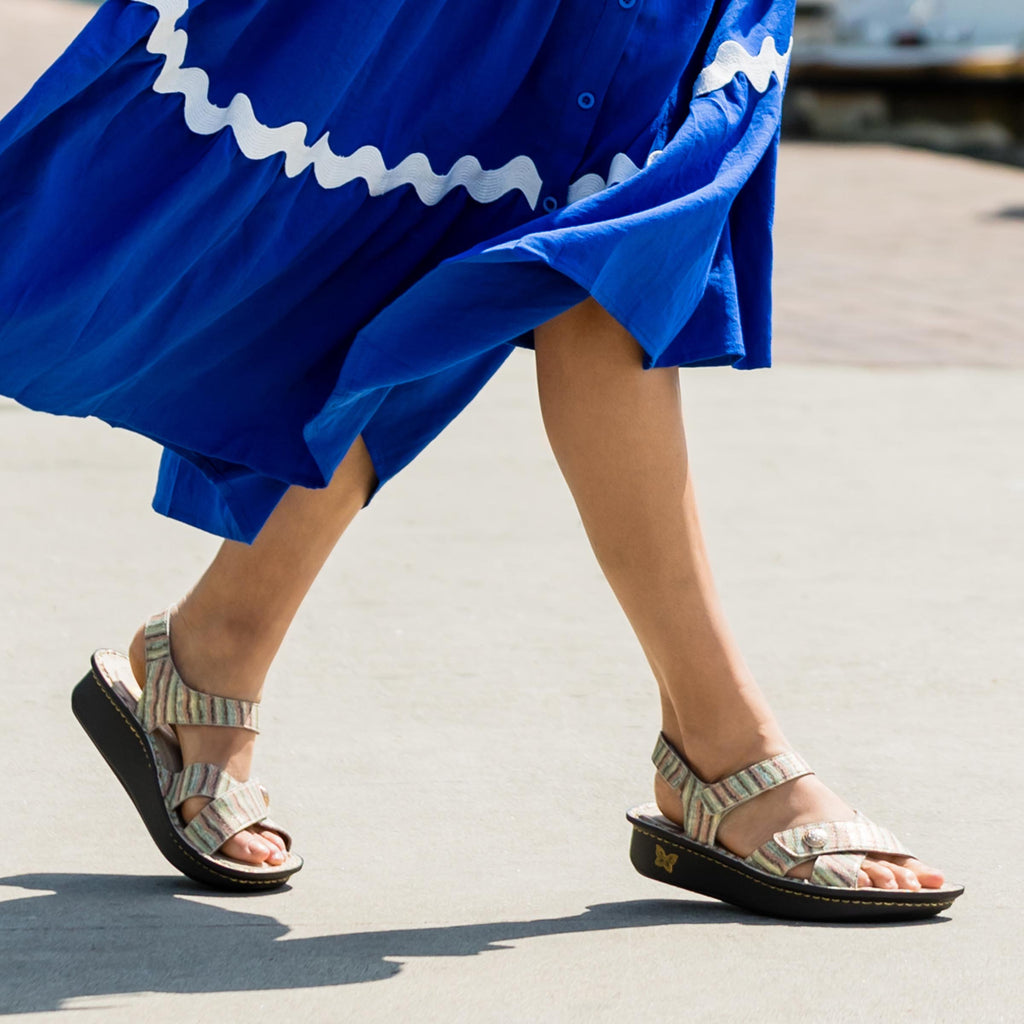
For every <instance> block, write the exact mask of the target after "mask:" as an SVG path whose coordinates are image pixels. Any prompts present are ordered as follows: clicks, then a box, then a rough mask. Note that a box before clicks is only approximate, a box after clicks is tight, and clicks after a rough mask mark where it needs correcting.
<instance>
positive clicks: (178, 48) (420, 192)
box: [135, 0, 542, 208]
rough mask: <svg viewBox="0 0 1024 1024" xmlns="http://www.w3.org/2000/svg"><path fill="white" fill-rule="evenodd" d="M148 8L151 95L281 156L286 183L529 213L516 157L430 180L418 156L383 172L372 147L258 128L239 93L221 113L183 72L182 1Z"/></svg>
mask: <svg viewBox="0 0 1024 1024" xmlns="http://www.w3.org/2000/svg"><path fill="white" fill-rule="evenodd" d="M135 2H138V3H144V4H146V5H147V6H149V7H153V8H154V9H155V10H156V11H157V12H158V13H159V18H158V20H157V23H156V27H155V28H154V29H153V32H152V34H151V35H150V37H149V42H148V44H147V47H146V48H147V49H148V50H149V52H150V53H153V54H158V55H160V56H162V57H164V66H163V69H162V70H161V72H160V74H159V76H158V77H157V79H156V81H155V82H154V83H153V90H154V91H155V92H158V93H180V94H181V95H182V96H184V98H185V123H186V124H187V125H188V127H189V129H190V130H191V131H193V132H195V133H196V134H197V135H213V134H215V133H216V132H219V131H221V130H222V129H224V128H230V129H231V130H232V132H234V135H235V140H236V141H237V143H238V148H239V149H240V150H241V151H242V153H243V155H244V156H246V157H248V158H249V159H250V160H265V159H267V158H268V157H271V156H275V155H277V154H279V153H280V154H283V155H284V158H285V161H284V172H285V174H286V175H287V176H288V177H289V178H294V177H296V176H297V175H299V174H301V173H302V172H303V171H304V170H305V169H306V168H307V167H312V168H313V173H314V175H315V176H316V180H317V182H318V183H319V184H320V185H321V186H322V187H323V188H325V189H332V188H340V187H341V186H342V185H347V184H348V183H349V182H352V181H355V180H356V179H360V178H361V179H362V180H363V181H365V182H366V187H367V189H368V190H369V192H370V195H373V196H377V195H382V194H383V193H385V192H390V191H391V190H392V189H395V188H398V187H399V186H401V185H411V186H412V187H413V188H414V189H415V190H416V195H417V196H419V198H420V201H421V202H423V203H424V204H425V205H427V206H433V205H434V204H436V203H439V202H440V201H441V200H442V199H443V198H444V197H445V196H446V195H447V194H448V193H449V192H451V191H452V189H455V188H457V187H459V186H460V185H461V186H462V187H464V188H465V189H466V191H467V192H468V193H469V194H470V195H471V196H472V197H473V198H474V199H475V200H477V202H480V203H490V202H494V200H496V199H500V198H501V197H502V196H504V195H505V194H506V193H508V192H512V191H514V190H516V189H518V190H519V191H520V192H522V193H523V195H524V196H525V197H526V200H527V202H528V203H529V204H530V207H531V208H536V206H537V200H538V198H539V197H540V192H541V186H542V182H541V178H540V174H539V173H538V171H537V167H536V165H535V164H534V162H533V161H532V160H531V159H530V158H529V157H527V156H517V157H515V158H514V159H512V160H510V161H509V162H508V163H507V164H505V165H504V167H499V168H497V169H495V170H484V168H483V167H482V166H481V164H480V161H479V160H477V158H476V157H475V156H463V157H460V158H459V159H458V160H456V161H455V163H454V164H453V165H452V168H451V170H450V171H448V173H447V174H437V173H435V172H434V169H433V168H432V167H431V165H430V160H429V158H428V157H427V156H426V154H424V153H412V154H410V155H409V156H407V157H405V159H403V160H402V161H401V162H400V163H399V164H397V165H396V166H395V167H388V166H387V165H386V164H385V162H384V157H383V154H382V153H381V151H380V150H379V149H377V147H376V146H362V147H360V148H359V149H357V150H356V151H355V152H354V153H351V154H349V155H347V156H342V155H339V154H337V153H335V152H334V151H333V150H332V149H331V147H330V143H329V142H328V133H326V132H325V133H324V134H323V135H322V136H320V138H319V139H317V140H316V142H314V143H313V144H312V145H311V146H309V145H306V139H307V138H308V136H309V128H308V126H307V125H306V124H305V123H304V122H302V121H292V122H291V123H290V124H285V125H280V126H278V127H271V126H269V125H265V124H263V123H262V122H261V121H260V120H259V118H258V117H257V116H256V113H255V111H254V109H253V105H252V101H251V100H250V99H249V97H248V96H246V95H245V93H241V92H240V93H236V94H235V96H234V97H233V98H232V100H231V102H230V103H229V104H228V105H227V106H226V107H220V106H217V104H215V103H213V102H212V101H211V100H210V78H209V75H207V73H206V72H205V71H203V70H202V68H186V67H184V66H183V65H184V63H185V54H186V51H187V49H188V33H187V32H185V31H184V30H183V29H176V28H175V25H176V24H177V22H178V20H179V19H180V18H181V17H182V16H183V15H184V14H186V13H187V12H188V9H189V0H135Z"/></svg>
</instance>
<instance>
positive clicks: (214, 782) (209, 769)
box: [164, 762, 241, 811]
mask: <svg viewBox="0 0 1024 1024" xmlns="http://www.w3.org/2000/svg"><path fill="white" fill-rule="evenodd" d="M239 785H241V783H240V782H238V780H237V779H235V778H234V777H233V776H231V775H229V774H228V773H227V772H226V771H225V770H224V769H223V768H221V767H220V765H216V764H203V763H202V762H197V763H196V764H187V765H185V767H184V768H182V770H181V771H180V772H177V773H176V774H175V775H174V776H173V778H172V779H171V784H170V785H169V786H168V787H167V790H166V792H165V795H164V799H165V800H166V802H167V806H168V807H170V808H171V809H172V810H175V811H176V810H177V809H178V808H179V807H180V806H181V805H182V804H183V803H184V802H185V801H186V800H190V799H191V798H192V797H194V796H204V797H207V798H208V799H211V800H212V799H213V798H214V797H218V796H222V795H223V794H224V793H227V792H228V790H230V789H231V788H232V787H233V786H239Z"/></svg>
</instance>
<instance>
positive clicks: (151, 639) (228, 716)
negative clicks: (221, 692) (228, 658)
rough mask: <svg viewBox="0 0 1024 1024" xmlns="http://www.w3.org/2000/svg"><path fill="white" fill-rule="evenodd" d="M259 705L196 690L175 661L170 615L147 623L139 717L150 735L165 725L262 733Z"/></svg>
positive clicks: (154, 617)
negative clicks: (209, 727) (172, 655)
mask: <svg viewBox="0 0 1024 1024" xmlns="http://www.w3.org/2000/svg"><path fill="white" fill-rule="evenodd" d="M259 707H260V706H259V703H258V702H257V701H253V700H236V699H234V698H233V697H217V696H214V695H213V694H210V693H203V692H202V691H201V690H194V689H192V687H191V686H189V685H188V684H187V683H186V682H185V681H184V680H183V679H182V678H181V676H180V675H179V674H178V670H177V669H176V668H175V667H174V662H173V661H172V660H171V636H170V611H169V610H168V611H165V612H161V613H160V614H159V615H154V616H153V617H152V618H151V619H150V620H149V621H148V622H147V623H146V686H145V689H144V690H143V691H142V699H141V700H140V701H139V707H138V711H137V714H138V717H139V721H140V722H141V723H142V725H143V727H144V728H145V729H146V731H147V732H153V731H154V730H155V729H158V728H159V727H160V726H161V725H220V726H225V727H229V728H234V729H248V730H249V731H250V732H259V731H260V728H259Z"/></svg>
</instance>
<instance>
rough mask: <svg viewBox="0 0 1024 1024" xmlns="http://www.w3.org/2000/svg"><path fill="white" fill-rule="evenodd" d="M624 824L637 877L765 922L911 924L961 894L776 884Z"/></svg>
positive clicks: (662, 832)
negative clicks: (774, 919) (629, 832)
mask: <svg viewBox="0 0 1024 1024" xmlns="http://www.w3.org/2000/svg"><path fill="white" fill-rule="evenodd" d="M626 818H627V820H628V821H629V822H630V824H631V825H632V826H633V836H632V840H631V842H630V847H629V859H630V861H632V864H633V867H635V868H636V869H637V871H639V872H640V874H641V875H644V876H645V877H647V878H651V879H653V880H654V881H656V882H666V883H667V884H668V885H674V886H677V887H678V888H680V889H686V890H688V891H689V892H695V893H699V894H700V895H702V896H711V897H713V898H714V899H717V900H721V901H722V902H723V903H729V904H732V905H733V906H735V907H740V908H742V909H743V910H749V911H752V912H754V913H756V914H763V915H765V916H768V917H781V918H788V919H790V920H795V921H827V922H832V923H837V922H850V923H856V922H876V923H877V922H884V921H913V920H918V919H920V918H925V917H932V916H934V915H935V914H938V913H941V912H942V911H943V910H947V909H948V908H949V907H950V906H952V904H953V902H954V900H956V899H957V898H958V897H959V896H960V895H961V894H962V893H963V889H962V888H961V887H959V886H955V887H946V888H944V889H937V890H936V889H926V890H922V891H921V892H906V891H900V892H899V893H898V894H896V893H892V892H887V891H884V890H880V889H839V890H837V889H830V888H827V887H825V886H820V885H812V884H811V883H810V882H802V881H798V880H795V879H786V878H776V877H774V876H772V875H769V874H767V873H766V872H763V871H759V870H758V869H757V868H752V867H750V866H749V865H746V864H744V863H743V861H741V860H740V859H739V858H738V857H733V856H731V855H730V854H728V853H724V852H723V853H720V852H719V851H718V850H716V849H714V848H713V847H708V846H705V845H702V844H700V843H696V842H694V841H693V840H691V839H688V838H687V837H686V836H685V835H683V834H681V833H679V832H676V831H675V830H672V831H669V830H668V829H666V828H659V827H658V826H657V825H656V824H654V823H653V822H651V821H650V820H648V819H645V818H641V817H639V816H637V815H636V814H635V813H634V812H632V811H630V812H628V813H627V815H626Z"/></svg>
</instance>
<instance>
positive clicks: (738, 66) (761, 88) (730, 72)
mask: <svg viewBox="0 0 1024 1024" xmlns="http://www.w3.org/2000/svg"><path fill="white" fill-rule="evenodd" d="M792 53H793V40H792V39H790V41H789V48H788V49H787V50H786V52H785V53H779V51H778V48H777V47H776V45H775V39H774V38H773V37H772V36H766V37H765V40H764V42H763V43H762V44H761V50H760V52H759V53H758V54H756V55H755V54H752V53H749V52H748V51H747V49H746V47H744V46H743V45H742V43H738V42H736V41H735V40H734V39H727V40H726V41H725V42H724V43H722V45H721V46H720V47H719V48H718V53H717V54H715V59H714V60H713V61H712V62H711V63H710V64H709V65H708V66H707V67H706V68H704V70H703V71H702V72H701V73H700V76H699V77H698V79H697V84H696V85H695V86H694V90H693V95H694V96H695V97H697V96H707V95H708V94H709V93H712V92H715V91H716V90H718V89H722V88H724V87H725V86H727V85H728V84H729V83H730V82H731V81H732V80H733V79H734V78H735V77H736V76H737V75H739V74H744V75H746V76H747V79H748V80H749V81H750V84H751V85H752V86H753V87H754V88H755V89H756V90H757V91H758V92H762V93H763V92H767V90H768V86H769V85H770V84H771V80H772V76H773V75H774V76H775V77H776V78H778V80H779V81H780V82H783V83H784V82H785V81H786V72H787V71H788V70H789V58H790V55H791V54H792ZM661 153H662V151H661V150H660V149H659V150H655V151H654V152H653V153H651V155H650V156H649V157H648V158H647V164H646V166H647V167H650V165H651V164H652V163H654V161H655V160H657V158H658V157H659V156H661ZM639 173H640V168H639V167H637V165H636V164H635V163H633V161H632V160H631V159H630V158H629V157H628V156H627V155H626V154H625V153H617V154H616V155H615V156H614V157H612V162H611V167H610V168H609V170H608V177H607V178H602V177H601V175H600V174H585V175H584V176H583V177H582V178H577V180H576V181H574V182H573V183H572V184H571V185H570V186H569V195H568V201H569V202H570V203H576V202H579V200H581V199H586V198H587V197H588V196H592V195H596V194H597V193H598V192H603V191H604V190H605V189H606V188H611V186H612V185H618V184H621V183H622V182H623V181H626V180H627V179H629V178H632V177H633V175H634V174H639Z"/></svg>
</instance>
